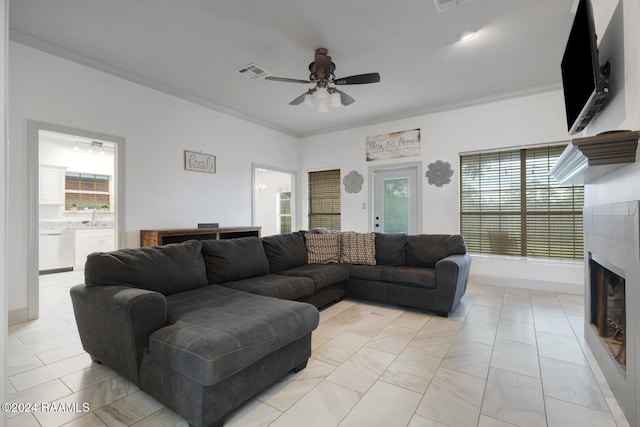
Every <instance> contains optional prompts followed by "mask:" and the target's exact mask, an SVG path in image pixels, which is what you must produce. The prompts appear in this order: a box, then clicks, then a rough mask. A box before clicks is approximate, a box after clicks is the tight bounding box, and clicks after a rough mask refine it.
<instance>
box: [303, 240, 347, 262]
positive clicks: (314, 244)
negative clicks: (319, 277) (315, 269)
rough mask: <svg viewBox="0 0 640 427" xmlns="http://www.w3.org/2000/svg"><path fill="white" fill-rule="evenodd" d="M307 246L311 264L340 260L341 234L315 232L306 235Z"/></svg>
mask: <svg viewBox="0 0 640 427" xmlns="http://www.w3.org/2000/svg"><path fill="white" fill-rule="evenodd" d="M304 238H305V245H306V247H307V259H308V263H309V264H328V263H333V262H340V234H339V233H327V234H314V233H306V234H305V235H304Z"/></svg>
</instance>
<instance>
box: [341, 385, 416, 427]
mask: <svg viewBox="0 0 640 427" xmlns="http://www.w3.org/2000/svg"><path fill="white" fill-rule="evenodd" d="M421 398H422V395H421V394H419V393H415V392H412V391H409V390H407V389H404V388H402V387H397V386H395V385H392V384H387V383H385V382H382V381H378V382H377V383H375V384H374V385H373V387H371V389H370V390H369V391H368V392H367V393H366V394H365V395H364V396H362V398H361V399H360V400H359V401H358V402H357V403H356V405H355V406H354V407H353V409H352V410H351V412H349V413H348V415H347V416H346V417H345V418H344V420H343V421H342V422H341V423H340V424H339V426H340V427H362V426H385V427H393V426H398V427H403V426H406V425H407V424H408V423H409V421H410V420H411V418H412V417H413V414H414V411H415V410H416V407H417V406H418V404H419V403H420V399H421Z"/></svg>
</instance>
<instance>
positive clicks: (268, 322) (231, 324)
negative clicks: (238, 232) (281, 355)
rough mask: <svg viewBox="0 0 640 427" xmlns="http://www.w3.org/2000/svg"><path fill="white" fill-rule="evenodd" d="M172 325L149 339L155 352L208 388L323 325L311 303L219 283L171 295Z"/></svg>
mask: <svg viewBox="0 0 640 427" xmlns="http://www.w3.org/2000/svg"><path fill="white" fill-rule="evenodd" d="M167 310H168V319H169V323H171V324H170V325H169V326H165V327H164V328H161V329H159V330H157V331H155V332H154V333H153V334H152V335H151V337H150V339H149V356H150V357H151V358H153V359H154V360H155V361H156V362H158V363H160V364H162V365H164V366H166V367H167V368H169V369H171V370H173V371H175V372H177V373H179V374H181V375H184V376H185V377H187V378H189V379H191V380H193V381H195V382H196V383H198V384H202V385H204V386H210V385H213V384H216V383H218V382H220V381H222V380H224V379H225V378H228V377H230V376H232V375H233V374H235V373H237V372H240V371H241V370H243V369H244V368H246V367H247V366H250V365H251V364H253V363H255V362H256V361H258V360H260V359H261V358H263V357H265V356H266V355H268V354H271V353H273V352H274V351H275V350H278V349H280V348H282V347H284V346H286V345H287V344H289V343H291V342H293V341H295V340H297V339H300V338H302V337H305V336H307V335H308V334H310V333H311V331H313V329H315V328H316V326H317V325H318V319H319V315H318V310H317V309H316V308H315V307H314V306H312V305H311V304H306V303H302V302H297V301H287V300H282V299H277V298H269V297H264V296H260V295H254V294H250V293H248V292H242V291H237V290H235V289H229V288H225V287H223V286H219V285H211V286H206V287H204V288H200V289H196V290H194V291H187V292H183V293H180V294H175V295H172V296H171V297H169V298H167Z"/></svg>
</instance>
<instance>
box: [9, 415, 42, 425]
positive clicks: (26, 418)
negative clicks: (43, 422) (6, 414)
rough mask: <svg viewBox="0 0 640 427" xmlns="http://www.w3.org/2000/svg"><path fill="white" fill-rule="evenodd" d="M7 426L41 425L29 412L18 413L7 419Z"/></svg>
mask: <svg viewBox="0 0 640 427" xmlns="http://www.w3.org/2000/svg"><path fill="white" fill-rule="evenodd" d="M7 426H8V427H41V426H40V424H39V423H38V420H36V418H35V417H34V416H33V414H32V413H30V412H25V413H22V414H18V415H16V416H15V417H13V418H9V419H8V420H7Z"/></svg>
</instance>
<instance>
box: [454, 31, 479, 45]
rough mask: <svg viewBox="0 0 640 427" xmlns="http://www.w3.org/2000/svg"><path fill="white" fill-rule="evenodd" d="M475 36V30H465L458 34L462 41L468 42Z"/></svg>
mask: <svg viewBox="0 0 640 427" xmlns="http://www.w3.org/2000/svg"><path fill="white" fill-rule="evenodd" d="M475 36H476V31H475V30H464V31H463V32H461V33H460V34H458V40H460V41H461V42H466V41H468V40H471V39H472V38H474V37H475Z"/></svg>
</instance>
